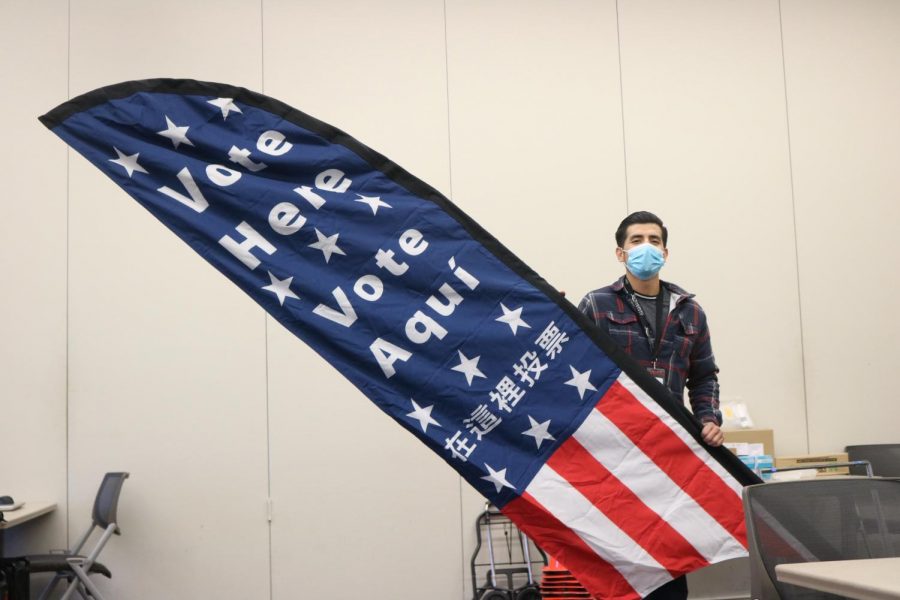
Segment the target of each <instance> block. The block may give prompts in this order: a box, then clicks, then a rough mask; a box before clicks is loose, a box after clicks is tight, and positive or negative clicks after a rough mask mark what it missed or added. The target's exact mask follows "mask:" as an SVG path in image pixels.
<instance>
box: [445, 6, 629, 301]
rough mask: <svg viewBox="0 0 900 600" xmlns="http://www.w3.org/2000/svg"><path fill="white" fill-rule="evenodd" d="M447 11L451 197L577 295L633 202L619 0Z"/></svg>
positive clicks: (603, 271)
mask: <svg viewBox="0 0 900 600" xmlns="http://www.w3.org/2000/svg"><path fill="white" fill-rule="evenodd" d="M447 13H448V14H447V20H448V26H447V28H448V40H447V45H448V59H449V74H450V80H449V87H450V130H451V134H450V135H451V147H452V169H453V196H454V201H455V202H456V203H457V204H458V205H459V206H461V207H462V208H463V209H464V210H465V211H466V212H467V213H469V214H470V215H471V216H472V217H473V218H474V219H475V220H476V221H478V222H479V223H481V224H482V225H483V226H484V227H485V228H487V230H488V231H490V232H491V233H492V234H494V235H495V236H496V237H497V238H498V239H500V241H502V242H503V243H504V244H505V245H506V246H507V247H509V248H510V249H511V250H512V251H513V252H514V253H516V254H517V255H518V256H519V257H520V258H522V259H523V260H524V261H525V262H526V263H528V264H529V265H530V266H531V267H532V268H534V269H535V270H536V271H537V272H538V273H540V274H541V275H542V276H544V277H545V278H546V279H547V280H548V281H550V282H551V283H552V284H553V285H555V286H556V287H557V288H558V289H561V290H565V291H566V292H567V294H568V297H569V298H570V299H571V300H572V301H573V302H575V303H577V302H578V301H579V300H580V298H581V296H582V295H583V294H584V293H586V292H588V291H590V290H592V289H595V288H597V287H599V286H600V285H605V283H606V280H607V279H609V278H612V277H614V276H615V273H616V270H615V269H614V268H612V266H609V265H607V264H605V261H604V260H602V257H605V256H606V252H607V250H608V249H609V247H610V246H611V245H612V242H610V240H611V238H612V234H611V233H610V232H611V230H612V229H614V228H615V224H616V223H618V222H619V220H620V219H621V216H622V213H623V211H624V210H625V187H624V164H623V155H622V112H621V103H620V92H619V70H618V50H617V43H616V20H615V16H616V15H615V3H614V2H602V3H597V2H587V1H583V2H565V3H539V2H527V3H523V2H514V1H504V2H475V1H458V2H449V3H448V7H447ZM598 250H599V252H601V254H600V257H601V258H598V255H597V253H598ZM609 251H611V250H609Z"/></svg>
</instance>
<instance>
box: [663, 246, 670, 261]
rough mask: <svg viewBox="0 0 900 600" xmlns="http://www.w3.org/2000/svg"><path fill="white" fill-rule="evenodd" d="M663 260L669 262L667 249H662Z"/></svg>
mask: <svg viewBox="0 0 900 600" xmlns="http://www.w3.org/2000/svg"><path fill="white" fill-rule="evenodd" d="M663 258H664V259H665V260H669V249H668V248H663Z"/></svg>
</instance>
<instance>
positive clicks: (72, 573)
mask: <svg viewBox="0 0 900 600" xmlns="http://www.w3.org/2000/svg"><path fill="white" fill-rule="evenodd" d="M127 477H128V473H107V474H106V475H104V476H103V481H102V482H101V483H100V489H99V490H97V497H96V498H95V499H94V509H93V512H92V514H91V525H90V527H88V529H87V531H85V532H84V535H82V536H81V538H79V540H78V543H77V544H75V546H74V547H73V548H72V549H71V550H66V551H64V552H62V553H51V554H36V555H31V556H26V557H24V558H25V559H27V561H28V571H29V573H56V575H54V577H53V579H52V580H51V581H50V583H48V584H47V587H45V588H44V590H43V592H41V595H40V596H39V600H47V598H49V597H50V593H51V592H52V591H53V589H54V588H55V587H56V585H57V584H58V583H59V582H60V581H62V580H63V579H65V580H66V581H67V582H68V587H67V588H66V591H65V593H64V594H63V595H62V600H69V598H71V597H72V594H75V593H78V595H79V596H81V597H82V598H84V599H85V600H103V596H102V595H101V594H100V591H99V590H98V589H97V586H96V585H94V583H93V582H92V581H91V579H90V577H89V575H90V574H91V573H99V574H101V575H104V576H106V577H112V574H111V573H110V572H109V569H107V568H106V567H105V566H103V565H102V564H101V563H99V562H97V557H98V556H99V555H100V552H101V551H102V550H103V547H104V546H106V542H108V541H109V538H110V537H112V535H113V534H116V535H119V534H120V533H121V531H120V530H119V525H118V520H117V518H116V511H117V508H118V504H119V493H120V492H121V491H122V484H123V483H124V482H125V479H126V478H127ZM95 528H100V530H101V531H102V534H101V536H100V539H99V540H98V541H97V544H96V545H95V546H94V547H93V549H91V551H90V552H89V553H88V554H87V555H84V554H81V552H82V549H83V548H84V546H85V544H87V541H88V539H89V538H90V537H91V534H92V533H93V532H94V529H95Z"/></svg>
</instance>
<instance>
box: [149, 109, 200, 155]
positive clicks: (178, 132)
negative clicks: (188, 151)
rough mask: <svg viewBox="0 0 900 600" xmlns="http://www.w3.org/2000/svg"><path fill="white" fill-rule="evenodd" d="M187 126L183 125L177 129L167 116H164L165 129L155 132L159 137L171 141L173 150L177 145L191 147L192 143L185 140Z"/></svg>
mask: <svg viewBox="0 0 900 600" xmlns="http://www.w3.org/2000/svg"><path fill="white" fill-rule="evenodd" d="M187 132H188V126H187V125H184V126H182V127H179V126H178V125H176V124H175V123H173V122H172V119H170V118H169V117H168V116H166V128H165V129H163V130H162V131H157V132H156V133H158V134H159V135H161V136H163V137H167V138H169V139H170V140H172V144H174V145H175V148H178V144H187V145H188V146H193V145H194V142H192V141H191V140H189V139H187Z"/></svg>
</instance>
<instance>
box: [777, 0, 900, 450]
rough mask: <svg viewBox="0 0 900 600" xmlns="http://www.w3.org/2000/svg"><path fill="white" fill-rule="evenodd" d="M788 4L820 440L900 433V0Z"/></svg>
mask: <svg viewBox="0 0 900 600" xmlns="http://www.w3.org/2000/svg"><path fill="white" fill-rule="evenodd" d="M783 11H784V43H785V62H786V71H787V91H788V102H789V108H790V124H791V143H792V147H793V163H794V179H795V189H796V197H797V239H798V242H799V264H800V284H801V298H802V302H803V304H802V307H803V340H804V346H805V349H806V381H807V389H808V396H809V434H810V449H811V451H813V452H824V451H834V450H840V449H842V448H843V447H844V446H845V445H847V444H864V443H886V442H896V441H897V437H898V436H897V428H896V424H897V422H898V421H900V406H898V404H897V402H896V401H895V399H894V396H895V393H894V392H895V389H896V376H895V373H896V370H897V369H896V365H895V362H896V361H895V356H896V354H897V352H896V347H897V339H898V337H900V320H898V319H897V318H896V310H897V300H896V298H897V297H898V295H900V271H898V269H897V258H896V257H897V255H898V253H900V241H898V240H897V236H896V235H895V232H896V231H897V230H898V229H900V206H898V204H897V190H898V189H900V171H898V169H897V165H898V163H900V117H898V114H900V113H898V111H897V107H898V106H900V76H898V73H900V38H898V36H897V32H898V31H900V4H897V3H896V2H872V1H866V2H797V1H794V0H791V1H788V2H784V3H783Z"/></svg>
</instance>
